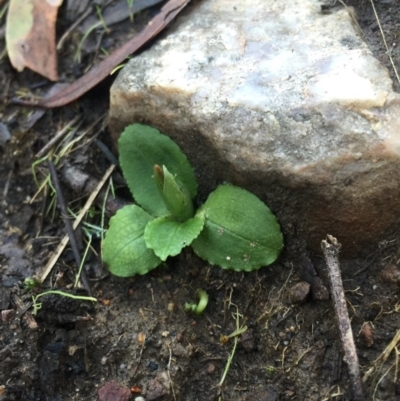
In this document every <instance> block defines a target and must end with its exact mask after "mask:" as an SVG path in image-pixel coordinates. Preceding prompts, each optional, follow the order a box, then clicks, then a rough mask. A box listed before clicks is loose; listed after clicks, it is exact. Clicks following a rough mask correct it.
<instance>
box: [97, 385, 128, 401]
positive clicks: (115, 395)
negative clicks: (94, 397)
mask: <svg viewBox="0 0 400 401" xmlns="http://www.w3.org/2000/svg"><path fill="white" fill-rule="evenodd" d="M97 394H98V396H99V401H128V400H129V399H130V398H131V390H130V389H129V388H126V387H122V386H121V385H120V384H118V383H116V382H114V381H110V382H107V383H106V384H104V386H102V387H101V388H100V389H99V391H98V392H97Z"/></svg>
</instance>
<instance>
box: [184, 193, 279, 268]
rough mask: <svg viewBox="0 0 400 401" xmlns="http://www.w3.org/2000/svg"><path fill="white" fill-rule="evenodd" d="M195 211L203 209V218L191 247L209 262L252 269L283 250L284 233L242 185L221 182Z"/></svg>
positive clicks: (269, 262) (267, 261)
mask: <svg viewBox="0 0 400 401" xmlns="http://www.w3.org/2000/svg"><path fill="white" fill-rule="evenodd" d="M197 213H204V214H205V217H206V221H205V225H204V229H203V231H202V232H201V233H200V235H199V236H198V237H197V238H196V239H195V240H194V241H193V243H192V248H193V250H194V251H195V253H196V254H197V255H198V256H200V257H201V258H203V259H205V260H207V261H208V262H210V263H211V264H214V265H218V266H220V267H222V268H224V269H233V270H236V271H252V270H256V269H259V268H260V267H262V266H267V265H269V264H271V263H273V262H274V261H275V260H276V259H277V257H278V256H279V253H280V251H281V250H282V247H283V236H282V233H281V230H280V226H279V224H278V222H277V220H276V218H275V216H274V215H273V214H272V212H271V210H270V209H269V208H268V207H267V206H266V205H265V204H264V203H263V202H262V201H261V200H260V199H259V198H257V196H255V195H253V194H252V193H250V192H248V191H246V190H244V189H242V188H239V187H235V186H232V185H220V186H219V187H218V188H217V189H216V190H215V191H214V192H212V193H211V194H210V196H209V197H208V199H207V201H206V202H205V203H204V204H203V205H202V206H201V207H200V209H199V210H198V212H197ZM196 215H197V214H196Z"/></svg>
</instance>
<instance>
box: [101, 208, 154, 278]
mask: <svg viewBox="0 0 400 401" xmlns="http://www.w3.org/2000/svg"><path fill="white" fill-rule="evenodd" d="M153 219H154V218H153V217H152V216H150V215H149V214H148V213H146V212H145V211H144V210H143V209H142V208H140V207H139V206H136V205H128V206H125V207H124V208H122V209H120V210H119V211H118V212H117V213H116V215H115V216H113V217H112V218H111V220H110V228H109V229H108V231H107V234H106V237H105V239H104V241H103V260H104V262H105V263H106V264H107V265H108V268H109V270H110V272H111V273H112V274H115V275H116V276H120V277H130V276H134V275H136V274H146V273H147V272H149V271H150V270H152V269H154V268H156V267H157V266H158V265H159V264H161V260H160V259H159V258H158V257H157V256H156V255H155V253H154V252H153V251H152V250H151V249H149V248H148V247H147V246H146V243H145V240H144V230H145V228H146V226H147V224H148V223H149V222H151V221H152V220H153Z"/></svg>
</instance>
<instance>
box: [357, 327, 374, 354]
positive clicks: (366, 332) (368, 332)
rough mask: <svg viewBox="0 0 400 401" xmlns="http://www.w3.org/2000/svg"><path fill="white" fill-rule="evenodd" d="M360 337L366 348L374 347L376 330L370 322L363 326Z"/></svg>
mask: <svg viewBox="0 0 400 401" xmlns="http://www.w3.org/2000/svg"><path fill="white" fill-rule="evenodd" d="M360 335H361V339H362V342H363V343H364V345H365V346H366V347H368V348H370V347H372V346H373V345H374V328H373V326H372V324H371V323H370V322H367V323H365V324H364V325H363V326H362V328H361V333H360Z"/></svg>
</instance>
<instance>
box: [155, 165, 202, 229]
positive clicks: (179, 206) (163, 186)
mask: <svg viewBox="0 0 400 401" xmlns="http://www.w3.org/2000/svg"><path fill="white" fill-rule="evenodd" d="M154 178H155V180H156V183H157V187H158V189H159V191H160V195H161V198H162V200H163V202H164V204H165V206H166V207H167V209H168V210H169V211H170V213H171V214H172V216H174V217H175V218H176V219H177V220H179V221H186V220H187V219H190V218H191V217H193V214H194V210H193V202H192V199H191V197H190V194H189V191H188V190H186V188H185V187H184V186H183V184H182V183H180V182H178V180H177V178H176V177H175V176H173V175H172V174H171V173H170V172H169V171H168V170H167V168H166V167H165V166H163V168H162V169H161V167H160V166H159V165H158V164H156V165H155V166H154Z"/></svg>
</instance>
